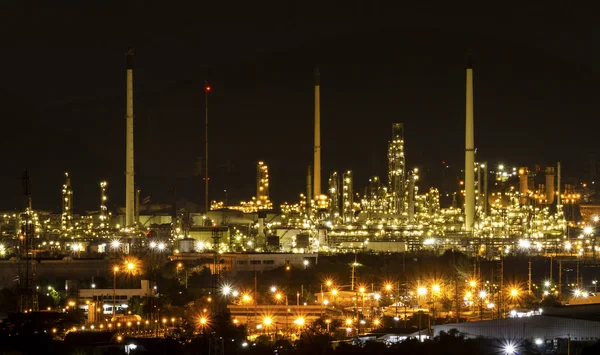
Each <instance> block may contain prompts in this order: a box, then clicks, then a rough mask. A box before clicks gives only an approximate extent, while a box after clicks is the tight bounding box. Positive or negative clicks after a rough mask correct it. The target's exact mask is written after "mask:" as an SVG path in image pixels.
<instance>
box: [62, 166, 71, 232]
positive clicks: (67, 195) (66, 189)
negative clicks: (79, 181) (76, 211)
mask: <svg viewBox="0 0 600 355" xmlns="http://www.w3.org/2000/svg"><path fill="white" fill-rule="evenodd" d="M62 195H63V196H62V197H63V201H62V221H61V222H62V223H61V225H62V226H61V227H62V229H63V230H67V229H69V228H71V220H72V219H73V189H72V188H71V177H70V176H69V173H65V184H64V185H63V189H62Z"/></svg>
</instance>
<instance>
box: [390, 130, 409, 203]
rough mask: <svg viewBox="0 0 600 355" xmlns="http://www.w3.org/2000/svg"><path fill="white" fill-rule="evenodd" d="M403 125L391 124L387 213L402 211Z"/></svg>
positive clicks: (403, 188) (403, 174)
mask: <svg viewBox="0 0 600 355" xmlns="http://www.w3.org/2000/svg"><path fill="white" fill-rule="evenodd" d="M405 166H406V161H405V158H404V127H403V125H402V123H394V124H393V125H392V141H391V142H389V143H388V189H389V190H388V191H389V193H390V204H389V213H391V214H401V213H402V212H404V197H405V196H404V191H405V184H406V181H405V171H404V169H405Z"/></svg>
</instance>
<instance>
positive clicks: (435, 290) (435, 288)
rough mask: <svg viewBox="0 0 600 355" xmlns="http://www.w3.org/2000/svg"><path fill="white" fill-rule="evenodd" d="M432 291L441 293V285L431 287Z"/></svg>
mask: <svg viewBox="0 0 600 355" xmlns="http://www.w3.org/2000/svg"><path fill="white" fill-rule="evenodd" d="M431 291H433V292H435V293H440V285H433V286H431Z"/></svg>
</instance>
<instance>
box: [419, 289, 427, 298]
mask: <svg viewBox="0 0 600 355" xmlns="http://www.w3.org/2000/svg"><path fill="white" fill-rule="evenodd" d="M417 294H418V295H419V296H423V295H426V294H427V289H426V288H425V287H419V288H418V289H417Z"/></svg>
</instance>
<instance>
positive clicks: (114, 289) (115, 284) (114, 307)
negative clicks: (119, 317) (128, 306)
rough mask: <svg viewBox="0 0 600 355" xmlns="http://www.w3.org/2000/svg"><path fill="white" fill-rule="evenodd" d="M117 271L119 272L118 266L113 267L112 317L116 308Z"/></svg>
mask: <svg viewBox="0 0 600 355" xmlns="http://www.w3.org/2000/svg"><path fill="white" fill-rule="evenodd" d="M117 272H119V267H118V266H114V267H113V318H115V316H116V310H117Z"/></svg>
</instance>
